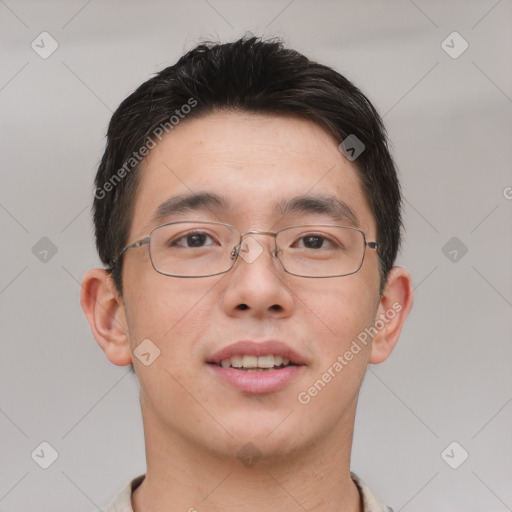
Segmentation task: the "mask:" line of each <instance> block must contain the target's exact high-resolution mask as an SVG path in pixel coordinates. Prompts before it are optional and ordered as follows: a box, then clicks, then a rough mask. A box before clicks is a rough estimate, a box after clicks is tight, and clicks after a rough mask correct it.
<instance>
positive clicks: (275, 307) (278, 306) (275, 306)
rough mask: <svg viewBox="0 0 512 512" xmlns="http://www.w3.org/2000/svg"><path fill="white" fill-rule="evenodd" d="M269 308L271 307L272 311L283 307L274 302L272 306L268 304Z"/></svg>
mask: <svg viewBox="0 0 512 512" xmlns="http://www.w3.org/2000/svg"><path fill="white" fill-rule="evenodd" d="M269 309H272V310H273V311H281V310H282V309H283V308H282V306H280V305H279V304H274V305H273V306H270V308H269Z"/></svg>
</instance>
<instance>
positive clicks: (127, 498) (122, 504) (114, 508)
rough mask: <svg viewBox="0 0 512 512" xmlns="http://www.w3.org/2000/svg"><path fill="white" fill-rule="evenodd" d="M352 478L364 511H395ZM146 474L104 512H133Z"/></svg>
mask: <svg viewBox="0 0 512 512" xmlns="http://www.w3.org/2000/svg"><path fill="white" fill-rule="evenodd" d="M350 475H351V476H352V480H353V481H354V483H355V484H356V486H357V488H358V489H359V494H360V495H361V497H362V499H363V512H393V510H392V509H391V508H390V507H386V506H385V505H382V504H381V503H380V502H379V501H378V500H377V498H376V497H375V495H374V494H373V492H372V491H371V490H370V489H369V488H368V487H367V486H366V484H365V483H364V482H363V481H362V480H361V479H360V478H359V477H358V476H357V475H356V474H354V473H350ZM144 477H145V475H141V476H138V477H137V478H134V479H133V480H132V481H131V482H130V483H129V484H127V485H126V487H125V488H124V489H123V490H122V491H121V492H120V493H119V494H118V495H117V496H116V498H115V499H114V500H113V501H112V502H111V503H110V505H108V507H107V508H105V509H103V512H133V508H132V501H131V497H132V492H133V491H134V490H135V489H137V487H138V486H139V485H140V484H141V483H142V481H143V480H144Z"/></svg>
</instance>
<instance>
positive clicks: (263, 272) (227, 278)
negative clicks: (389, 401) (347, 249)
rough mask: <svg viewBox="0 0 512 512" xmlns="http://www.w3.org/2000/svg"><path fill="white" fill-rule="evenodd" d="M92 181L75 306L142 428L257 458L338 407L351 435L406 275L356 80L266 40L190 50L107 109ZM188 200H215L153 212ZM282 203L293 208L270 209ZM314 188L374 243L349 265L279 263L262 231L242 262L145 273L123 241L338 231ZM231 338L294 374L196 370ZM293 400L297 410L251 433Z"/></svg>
mask: <svg viewBox="0 0 512 512" xmlns="http://www.w3.org/2000/svg"><path fill="white" fill-rule="evenodd" d="M348 137H351V139H349V140H356V141H358V142H357V143H358V144H359V146H358V147H357V148H356V151H357V149H363V148H364V149H363V150H362V152H361V153H360V154H358V155H356V156H357V158H355V159H354V158H351V157H352V156H354V155H353V154H347V152H346V149H347V148H346V146H343V142H344V141H346V140H347V138H348ZM340 148H342V149H343V148H345V151H343V150H342V149H340ZM357 152H358V153H359V151H357ZM95 187H96V189H95V199H94V224H95V231H96V245H97V249H98V252H99V255H100V258H101V260H102V262H103V263H104V264H105V265H106V266H107V269H94V270H91V271H90V272H89V273H88V274H87V275H86V277H85V278H84V286H83V293H82V305H83V307H84V311H85V312H86V315H87V317H88V319H89V322H90V324H91V328H92V330H93V333H94V335H95V338H96V340H97V341H98V343H99V344H100V346H101V347H102V348H103V350H104V351H105V353H106V355H107V357H108V358H109V359H110V360H111V361H112V362H113V363H114V364H118V365H128V364H131V363H132V362H133V363H134V365H135V370H136V373H137V376H138V379H139V382H140V383H141V402H142V407H143V414H145V421H146V426H147V425H151V427H147V428H153V429H155V430H158V428H159V427H158V426H160V427H162V428H163V429H164V430H165V429H168V431H170V432H173V433H174V434H175V435H177V436H182V437H183V438H186V439H189V440H194V442H195V443H196V444H197V442H198V441H200V442H201V443H203V445H204V446H205V447H208V448H209V449H210V450H213V451H215V450H218V452H219V453H221V452H222V453H225V452H226V450H228V451H229V450H230V449H231V448H232V451H233V453H236V449H237V447H238V448H239V447H240V445H243V444H244V443H245V442H248V441H251V442H255V443H257V445H258V446H259V447H261V449H262V451H264V452H265V451H266V452H267V453H269V454H272V453H277V452H279V451H281V452H282V453H284V452H285V451H288V452H290V453H291V452H292V451H293V450H300V448H301V446H302V445H303V444H304V443H306V442H310V441H311V440H314V439H316V440H318V439H321V438H322V436H326V435H330V434H331V433H332V432H334V431H335V430H336V429H339V428H341V427H340V423H339V422H338V420H339V418H340V417H343V418H345V420H346V421H345V423H343V422H342V423H341V424H343V425H345V427H343V428H348V430H350V428H349V427H347V425H350V424H351V423H352V424H353V416H354V414H355V405H356V401H357V396H358V392H359V388H360V386H361V383H362V380H363V376H364V372H365V369H366V367H367V364H368V363H369V362H370V363H378V362H381V361H383V360H384V359H386V358H387V357H388V355H389V353H390V352H391V350H392V349H393V347H394V345H395V344H396V341H397V340H398V336H399V334H400V331H401V328H402V326H403V323H404V321H405V318H406V316H407V313H408V311H409V309H410V307H411V306H412V289H411V281H410V276H409V274H408V273H407V271H405V269H401V268H398V267H394V266H393V265H394V261H395V258H396V256H397V252H398V249H399V245H400V239H401V213H400V212H401V196H400V187H399V182H398V179H397V172H396V168H395V165H394V163H393V159H392V156H391V154H390V152H389V148H388V143H387V137H386V133H385V129H384V126H383V123H382V120H381V118H380V117H379V115H378V113H377V112H376V110H375V108H374V107H373V106H372V104H371V103H370V101H369V100H368V99H367V98H366V96H365V95H364V94H363V93H362V92H361V91H360V90H359V89H358V88H357V87H355V86H354V85H353V84H352V83H351V82H350V81H348V80H347V79H346V78H344V77H343V76H342V75H340V74H339V73H337V72H336V71H334V70H332V69H331V68H329V67H326V66H324V65H321V64H318V63H316V62H313V61H311V60H309V59H307V58H306V57H304V56H303V55H301V54H299V53H297V52H296V51H293V50H291V49H286V48H284V47H283V45H282V44H281V43H280V42H277V41H262V40H260V39H257V38H243V39H240V40H238V41H236V42H233V43H228V44H202V45H200V46H197V47H196V48H194V49H193V50H191V51H190V52H188V53H187V54H186V55H184V56H183V57H182V58H181V59H180V60H179V61H178V62H177V63H176V64H175V65H173V66H170V67H168V68H166V69H164V70H163V71H161V72H160V73H158V74H157V75H156V76H155V77H153V78H151V79H150V80H148V81H147V82H145V83H144V84H142V85H141V86H140V87H139V88H138V89H137V90H136V91H135V92H134V93H133V94H131V95H130V96H129V97H128V98H127V99H126V100H124V101H123V102H122V103H121V105H120V106H119V108H118V109H117V110H116V112H115V113H114V115H113V117H112V120H111V122H110V125H109V128H108V134H107V146H106V149H105V153H104V155H103V158H102V160H101V164H100V166H99V169H98V173H97V175H96V180H95ZM193 193H197V194H210V195H215V196H222V198H223V199H225V201H224V202H223V203H222V204H221V203H220V202H216V201H215V200H213V201H212V200H210V201H209V202H208V203H204V202H203V203H201V204H200V205H199V204H198V205H196V207H194V206H192V207H190V204H191V203H190V201H189V203H188V206H187V207H184V208H182V209H181V210H180V211H175V212H173V213H172V215H169V216H167V217H165V216H164V217H161V218H159V219H158V223H157V222H156V216H155V212H158V211H159V209H160V210H161V205H162V204H164V203H165V202H166V201H167V200H168V199H170V198H176V197H178V196H185V195H190V194H193ZM304 196H308V197H309V198H310V200H309V201H308V200H304ZM298 197H301V198H302V202H300V201H299V202H297V201H295V206H296V207H295V208H294V209H291V210H290V211H285V209H283V208H282V206H283V205H284V204H291V203H292V202H293V201H294V198H298ZM311 198H313V200H311ZM318 198H321V199H323V200H325V199H326V198H327V202H329V198H330V199H335V200H337V201H338V202H339V203H341V204H343V205H344V206H346V207H347V211H349V212H350V214H351V215H353V217H354V218H355V219H352V220H350V218H349V216H347V215H346V218H347V223H346V225H347V226H351V225H352V226H356V227H357V228H358V229H359V230H361V231H362V232H363V233H364V234H365V237H366V240H367V241H374V242H376V244H377V249H376V250H372V249H370V248H368V247H366V248H365V253H364V257H363V260H362V264H361V267H360V269H359V270H358V271H357V272H355V273H352V274H350V275H346V276H343V277H328V278H325V279H322V278H320V279H314V278H310V277H300V276H296V275H292V274H289V273H286V272H283V268H282V266H281V263H280V262H279V261H278V260H277V258H276V257H275V255H272V247H273V243H274V242H273V240H272V239H271V237H268V236H266V235H264V236H260V235H255V236H254V240H257V245H258V246H259V247H260V248H261V249H262V252H261V254H259V255H257V257H256V258H255V259H254V260H251V261H250V260H249V259H243V258H238V260H237V261H236V262H235V264H234V266H233V267H232V268H231V269H230V270H229V271H228V272H226V273H223V274H219V275H215V276H208V277H201V278H191V279H189V278H182V277H171V276H166V275H163V274H161V273H158V272H156V271H155V268H153V264H152V261H151V258H150V253H149V250H148V246H147V245H142V246H140V247H133V248H132V249H130V250H127V251H125V252H123V249H124V248H125V247H127V246H128V245H130V244H133V243H134V242H136V241H138V240H140V239H144V238H145V237H147V236H148V234H149V233H150V232H151V230H152V229H153V228H154V227H156V226H157V225H158V224H161V223H163V222H173V221H184V220H194V221H196V220H202V221H209V222H221V223H226V224H229V225H231V226H234V227H235V228H237V229H238V230H239V231H240V232H246V231H249V230H259V231H264V232H276V231H278V230H280V229H283V228H286V227H289V226H292V225H296V224H308V225H309V224H315V225H319V224H338V225H339V224H340V222H339V221H338V222H333V217H332V215H330V213H329V212H327V209H326V208H325V207H324V206H325V204H326V203H325V201H324V203H323V204H324V206H322V205H321V204H320V203H321V201H317V199H318ZM298 204H300V205H301V206H297V205H298ZM278 205H281V208H278ZM304 205H306V206H304ZM345 213H346V212H345ZM349 220H350V223H349V222H348V221H349ZM255 243H256V242H255ZM377 322H380V323H379V324H377ZM372 329H373V330H372ZM364 333H366V337H365V335H364ZM143 340H151V345H150V346H151V347H152V350H154V351H156V352H155V353H158V354H159V357H158V358H156V359H155V360H154V362H152V364H150V365H147V366H146V365H145V364H143V363H142V362H141V361H140V360H139V359H137V358H136V357H133V355H134V353H135V354H136V349H137V347H139V346H140V345H141V342H143ZM240 340H252V341H253V342H255V343H256V344H258V343H260V342H261V343H263V342H264V341H268V340H279V341H281V342H283V343H285V344H286V345H287V346H288V348H291V349H292V351H293V352H294V353H295V357H297V358H298V359H299V360H300V361H297V362H299V363H300V365H298V366H300V369H299V370H298V371H297V376H296V377H294V378H293V379H292V380H291V381H290V382H289V383H288V384H286V385H285V386H284V387H282V388H280V389H279V390H277V391H274V392H268V393H252V392H247V391H241V390H240V389H236V388H234V387H233V386H232V385H231V384H229V383H226V382H225V381H224V380H222V379H219V378H218V376H217V375H216V373H215V371H217V370H215V371H213V372H212V371H210V370H211V369H212V366H213V365H214V363H215V361H214V360H215V359H216V354H218V353H219V351H222V350H223V349H224V348H226V346H227V345H229V344H232V343H234V342H237V341H240ZM358 340H359V341H358ZM348 352H351V353H352V356H350V355H349V354H348ZM343 354H347V357H346V358H343V357H341V359H340V356H343ZM151 357H152V356H151ZM217 362H218V361H217ZM336 362H338V365H336V364H335V363H336ZM340 365H341V366H340ZM277 371H282V370H277ZM324 376H325V378H324ZM319 379H320V380H321V381H322V382H321V383H320V382H319ZM315 382H316V383H317V384H316V386H313V385H314V383H315ZM322 383H323V384H322ZM311 386H313V387H315V389H316V391H314V390H313V389H312V387H311ZM308 390H310V391H308ZM301 393H302V395H301ZM191 396H193V397H194V400H192V401H191ZM297 397H299V398H297ZM300 397H302V398H300ZM292 403H293V408H294V409H296V413H295V414H293V415H292V416H291V417H290V420H289V421H287V425H284V426H283V428H281V429H279V431H276V432H275V434H273V435H272V436H268V432H269V431H270V429H271V428H272V427H275V425H276V424H277V423H278V422H279V420H280V419H282V418H283V417H284V415H285V414H286V411H288V410H289V409H290V404H292ZM207 404H208V405H207ZM176 410H180V411H187V414H180V415H179V416H180V417H177V416H178V415H175V414H173V411H176ZM206 410H209V411H217V413H218V414H216V415H215V416H216V417H215V418H213V419H212V416H211V414H210V415H205V411H206ZM206 423H212V425H209V427H208V428H206V426H205V425H206ZM294 426H295V427H294ZM297 426H300V428H299V429H298V430H297ZM201 429H203V430H201ZM211 429H213V430H214V433H212V430H211ZM227 432H229V435H227V434H226V433H227ZM290 432H296V435H295V436H290V435H289V433H290Z"/></svg>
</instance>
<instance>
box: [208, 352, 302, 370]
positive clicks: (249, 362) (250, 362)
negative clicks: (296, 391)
mask: <svg viewBox="0 0 512 512" xmlns="http://www.w3.org/2000/svg"><path fill="white" fill-rule="evenodd" d="M209 364H213V365H216V366H219V367H221V368H234V369H235V370H240V371H243V372H271V371H274V370H281V369H283V368H288V367H289V366H301V365H298V364H296V363H293V362H292V361H290V359H289V358H288V357H283V356H280V355H275V354H266V355H263V356H254V355H249V354H244V355H242V354H239V355H236V356H232V357H229V358H225V359H222V360H221V361H220V363H214V362H210V363H209Z"/></svg>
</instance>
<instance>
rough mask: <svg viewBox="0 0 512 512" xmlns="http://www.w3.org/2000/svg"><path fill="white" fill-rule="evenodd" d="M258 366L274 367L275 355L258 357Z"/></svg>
mask: <svg viewBox="0 0 512 512" xmlns="http://www.w3.org/2000/svg"><path fill="white" fill-rule="evenodd" d="M258 368H274V356H260V357H258Z"/></svg>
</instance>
